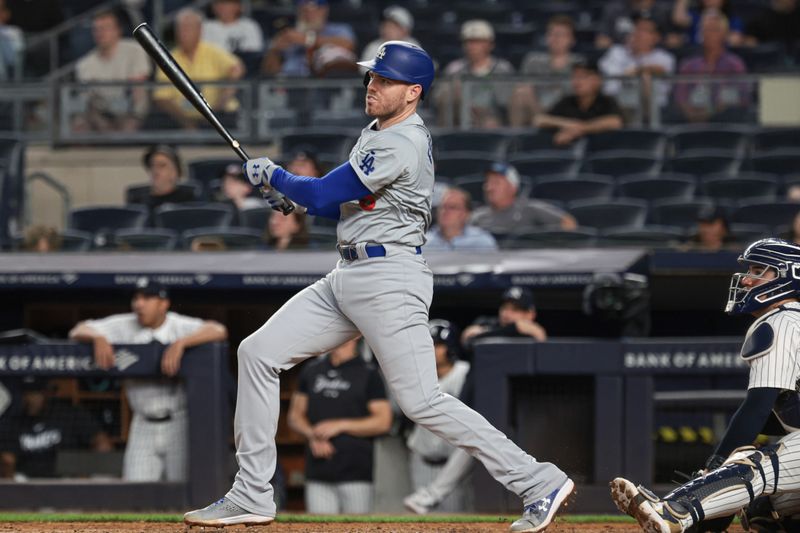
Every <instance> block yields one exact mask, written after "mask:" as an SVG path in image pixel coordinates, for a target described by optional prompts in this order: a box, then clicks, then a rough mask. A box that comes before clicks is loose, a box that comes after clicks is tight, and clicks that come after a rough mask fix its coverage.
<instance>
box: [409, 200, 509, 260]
mask: <svg viewBox="0 0 800 533" xmlns="http://www.w3.org/2000/svg"><path fill="white" fill-rule="evenodd" d="M471 214H472V198H470V195H469V192H468V191H466V190H464V189H461V188H459V187H448V188H447V189H446V190H445V191H444V193H443V194H442V199H441V200H440V201H439V205H438V207H437V208H436V225H434V226H433V227H431V229H430V230H428V233H427V235H426V238H427V239H428V242H426V243H425V248H426V249H427V250H442V251H452V250H469V251H472V252H476V251H493V250H497V241H495V239H494V237H492V234H491V233H489V232H488V231H486V230H484V229H482V228H479V227H477V226H474V225H472V224H469V219H470V215H471Z"/></svg>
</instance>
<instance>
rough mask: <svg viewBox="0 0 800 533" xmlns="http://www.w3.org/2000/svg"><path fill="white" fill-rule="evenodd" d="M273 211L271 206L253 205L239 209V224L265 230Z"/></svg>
mask: <svg viewBox="0 0 800 533" xmlns="http://www.w3.org/2000/svg"><path fill="white" fill-rule="evenodd" d="M271 213H272V208H270V207H266V206H265V207H251V208H249V209H242V210H241V211H239V225H240V226H241V227H245V228H251V229H255V230H260V231H264V228H266V227H267V222H268V221H269V216H270V214H271Z"/></svg>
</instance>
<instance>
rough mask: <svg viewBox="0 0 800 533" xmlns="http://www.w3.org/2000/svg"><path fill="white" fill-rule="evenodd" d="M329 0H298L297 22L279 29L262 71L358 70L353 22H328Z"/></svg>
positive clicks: (317, 73)
mask: <svg viewBox="0 0 800 533" xmlns="http://www.w3.org/2000/svg"><path fill="white" fill-rule="evenodd" d="M329 10H330V7H329V6H328V1H327V0H298V2H297V23H296V24H295V25H294V26H292V27H290V28H284V29H283V30H281V31H280V32H278V34H277V35H275V37H273V38H272V41H271V42H270V44H269V48H268V49H267V53H266V55H265V56H264V62H263V63H262V67H261V69H262V71H263V73H264V74H267V75H269V76H275V75H279V74H280V75H283V76H289V77H311V76H318V77H321V76H324V75H327V74H329V73H331V72H333V71H335V70H339V69H342V70H351V71H353V72H356V71H357V68H358V67H357V66H356V64H355V61H356V55H355V49H356V36H355V33H354V32H353V29H352V28H351V27H350V25H349V24H340V23H333V22H328V14H329Z"/></svg>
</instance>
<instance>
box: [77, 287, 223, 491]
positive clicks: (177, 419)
mask: <svg viewBox="0 0 800 533" xmlns="http://www.w3.org/2000/svg"><path fill="white" fill-rule="evenodd" d="M170 303H171V302H170V298H169V293H168V292H167V289H166V287H164V286H163V285H161V284H160V283H157V282H155V281H152V280H149V279H147V278H142V279H140V280H139V281H138V282H137V284H136V288H135V290H134V293H133V297H132V299H131V304H130V305H131V312H130V313H122V314H117V315H111V316H109V317H106V318H100V319H92V320H85V321H83V322H80V323H79V324H78V325H76V326H75V327H74V328H72V330H71V331H70V332H69V338H70V339H72V340H75V341H79V342H85V343H91V344H92V345H93V346H94V361H95V364H96V365H97V367H98V368H101V369H103V370H108V369H110V368H112V367H114V366H116V365H117V360H116V355H115V351H114V345H117V344H149V343H152V342H158V343H161V344H162V345H164V346H165V348H164V355H163V356H162V359H161V372H162V373H163V374H164V376H166V377H169V378H172V377H175V376H176V375H177V374H178V372H179V370H180V367H181V359H182V358H183V355H184V353H185V351H186V349H187V348H191V347H192V346H197V345H199V344H203V343H207V342H221V341H224V340H225V339H227V338H228V331H227V329H226V328H225V326H223V325H222V324H220V323H219V322H216V321H214V320H201V319H199V318H194V317H189V316H185V315H180V314H178V313H175V312H173V311H170V310H169V308H170ZM125 394H126V396H127V399H128V403H129V405H130V407H131V410H132V411H133V419H132V421H131V426H130V432H129V434H128V443H127V446H126V448H125V457H124V460H123V467H122V477H123V478H124V479H126V480H128V481H185V480H186V473H187V468H188V464H187V452H186V450H187V446H188V444H189V443H188V442H187V431H188V427H187V416H186V392H185V390H184V387H183V385H182V384H180V383H179V382H177V381H166V380H162V379H155V378H154V379H135V380H125Z"/></svg>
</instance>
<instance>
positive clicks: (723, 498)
mask: <svg viewBox="0 0 800 533" xmlns="http://www.w3.org/2000/svg"><path fill="white" fill-rule="evenodd" d="M753 453H754V452H753V451H752V450H750V451H744V452H736V453H734V454H732V455H731V456H730V457H728V459H727V460H726V461H725V465H727V464H730V463H732V462H734V461H737V460H740V459H746V458H747V457H749V456H750V455H752V454H753ZM776 453H777V456H778V465H779V468H778V482H777V485H776V483H775V472H774V471H773V468H772V461H771V460H770V459H769V458H768V457H764V458H763V459H762V460H761V468H763V469H764V479H762V478H761V475H760V473H759V472H758V471H757V470H756V469H754V470H756V471H755V472H754V475H753V479H752V480H751V481H750V482H751V483H752V487H753V494H754V496H755V497H756V498H757V497H758V496H761V495H762V494H768V495H772V498H773V501H774V500H775V499H776V496H777V500H778V503H779V504H780V500H781V499H784V500H785V502H789V501H795V502H797V501H798V500H797V499H795V498H793V496H794V495H796V494H798V492H800V431H796V432H794V433H791V434H789V435H787V436H785V437H784V438H782V439H781V440H780V442H779V446H778V449H777V451H776ZM724 467H725V466H724V465H723V468H724ZM765 481H766V483H765ZM749 503H750V495H749V493H748V491H747V488H746V487H745V486H744V485H741V484H738V485H735V486H733V487H729V488H726V489H725V490H721V491H719V492H717V493H715V494H712V495H710V496H708V497H706V498H705V499H703V501H702V502H701V504H702V506H703V512H704V513H705V515H706V518H707V519H711V518H718V517H721V516H729V515H731V514H733V513H735V512H736V511H738V510H739V509H741V508H743V507H746V506H747V505H748V504H749ZM776 510H777V509H776Z"/></svg>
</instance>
